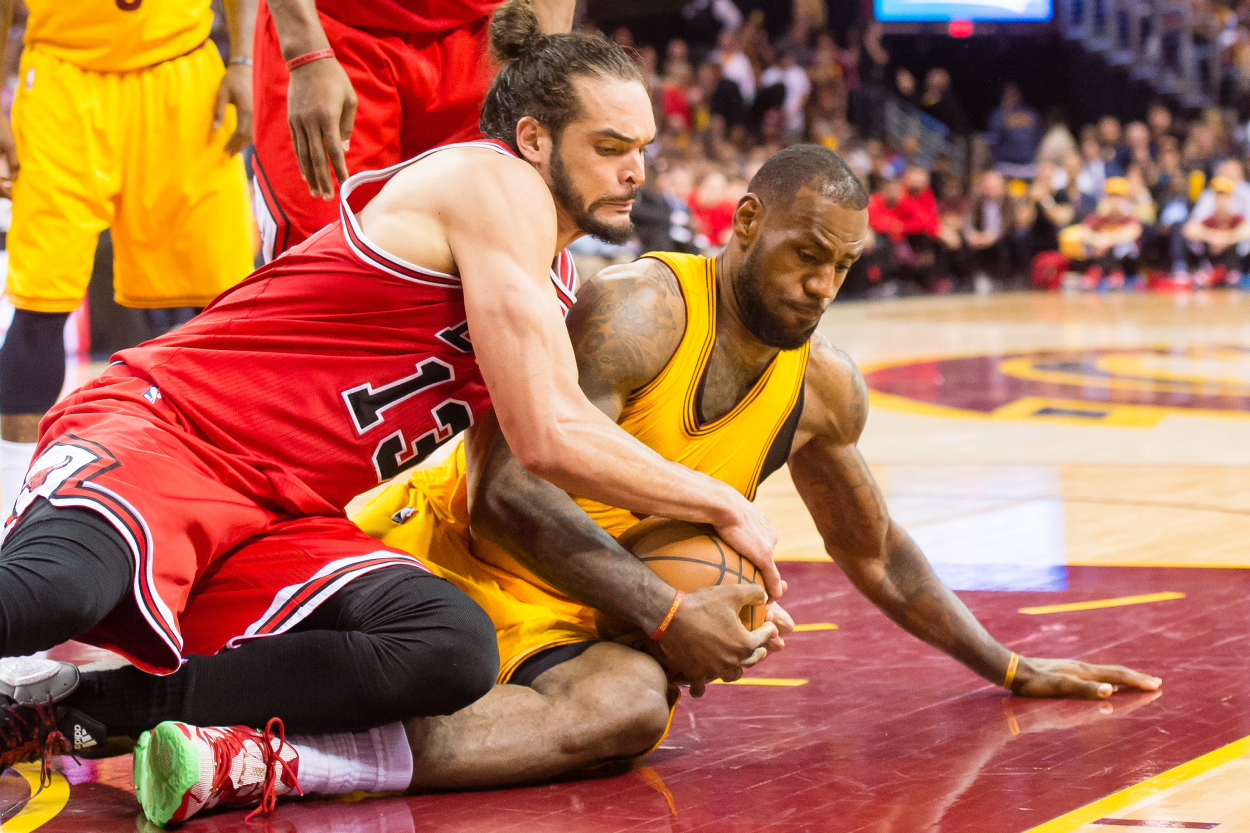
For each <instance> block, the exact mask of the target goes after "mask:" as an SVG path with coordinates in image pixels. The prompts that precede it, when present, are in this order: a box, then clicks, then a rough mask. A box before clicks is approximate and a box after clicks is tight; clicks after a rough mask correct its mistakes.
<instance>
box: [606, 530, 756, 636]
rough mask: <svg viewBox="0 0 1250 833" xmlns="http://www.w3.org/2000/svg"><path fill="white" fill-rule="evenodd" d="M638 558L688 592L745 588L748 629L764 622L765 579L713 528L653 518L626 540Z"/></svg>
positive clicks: (743, 614)
mask: <svg viewBox="0 0 1250 833" xmlns="http://www.w3.org/2000/svg"><path fill="white" fill-rule="evenodd" d="M620 540H621V543H622V545H624V546H625V547H627V548H628V549H629V550H630V551H631V552H633V553H634V555H636V556H638V559H639V560H640V561H642V562H643V563H644V564H646V565H647V566H648V567H650V568H651V569H652V570H654V571H655V573H656V574H657V575H658V576H660V578H662V579H664V581H666V582H667V583H668V584H669V585H671V586H672V587H674V588H676V589H678V590H685V591H686V592H688V593H689V592H693V591H695V590H702V589H704V588H707V587H724V586H733V587H735V589H736V588H741V590H740V591H738V592H739V593H740V595H741V604H742V608H741V612H740V614H739V615H740V617H741V619H742V624H743V625H744V626H745V627H746V628H747V630H751V631H754V630H756V629H757V628H759V627H760V626H761V625H763V624H764V621H765V615H766V613H767V608H766V603H767V601H768V598H767V593H766V592H765V590H764V577H763V575H761V573H760V571H759V568H757V567H756V566H755V565H754V564H752V563H751V562H750V561H748V560H746V559H745V558H743V557H742V556H741V555H739V554H738V553H737V552H736V551H735V550H734V549H733V548H732V547H730V546H729V545H728V544H726V543H725V542H724V541H723V540H722V539H721V538H720V537H719V536H717V535H716V534H715V533H714V532H712V530H711V528H710V527H705V526H701V525H697V524H691V523H686V522H685V521H671V520H668V519H665V518H648V519H647V520H645V521H642V522H640V523H639V524H637V525H636V526H634V527H633V528H631V529H630V530H628V531H627V532H626V533H625V534H624V535H622V536H621V538H620Z"/></svg>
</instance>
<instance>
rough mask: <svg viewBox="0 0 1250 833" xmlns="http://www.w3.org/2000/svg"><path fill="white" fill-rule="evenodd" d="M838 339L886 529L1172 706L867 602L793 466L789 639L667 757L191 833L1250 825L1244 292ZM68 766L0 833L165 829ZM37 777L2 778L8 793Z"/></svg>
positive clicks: (863, 331) (675, 733)
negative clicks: (817, 523) (1072, 693)
mask: <svg viewBox="0 0 1250 833" xmlns="http://www.w3.org/2000/svg"><path fill="white" fill-rule="evenodd" d="M822 329H823V330H824V332H825V333H827V334H828V335H829V337H830V338H831V339H832V340H833V342H834V343H835V344H837V345H839V346H841V347H842V348H844V349H845V350H846V351H847V352H848V353H850V355H851V356H852V357H853V358H854V359H855V360H856V361H857V362H858V363H859V364H860V366H861V367H862V368H863V369H864V371H865V374H866V376H867V378H868V380H869V384H870V387H871V388H872V391H873V393H872V401H873V410H872V414H871V416H870V419H869V425H868V429H867V432H866V435H865V436H864V439H863V441H862V443H861V448H862V450H863V453H864V455H865V457H866V458H867V459H868V460H869V462H870V463H871V464H872V466H873V469H874V471H875V473H876V476H877V478H878V480H879V482H880V484H881V486H882V488H883V490H884V491H885V492H886V494H887V495H888V498H889V501H890V504H891V506H892V509H893V512H894V515H895V517H896V519H897V520H899V521H900V522H901V523H902V524H903V525H904V526H905V527H906V528H907V529H909V530H910V532H911V533H912V535H913V537H915V538H916V540H917V541H918V542H919V543H920V544H921V546H922V547H923V548H924V549H925V550H926V552H927V553H928V554H929V556H930V559H931V560H932V561H933V562H935V564H936V565H937V569H938V570H939V572H940V574H941V575H942V576H943V577H944V578H945V579H946V580H947V581H948V583H950V584H951V585H952V586H953V587H955V588H957V589H958V590H959V591H960V595H961V597H962V598H963V599H964V600H965V601H966V602H967V604H968V605H969V606H970V607H971V608H972V610H973V611H974V612H975V613H976V614H977V616H979V617H980V618H981V620H982V621H983V622H984V623H985V624H986V626H987V627H988V628H989V629H990V630H991V632H993V633H994V634H995V635H997V636H998V637H999V638H1000V639H1001V640H1002V641H1003V642H1005V644H1007V645H1008V646H1009V647H1011V648H1012V649H1014V650H1017V651H1019V652H1021V653H1024V654H1027V655H1033V656H1068V657H1077V658H1081V659H1088V660H1091V661H1097V662H1117V663H1123V664H1126V665H1131V666H1133V667H1136V668H1138V669H1139V670H1142V671H1145V672H1148V673H1151V674H1155V675H1158V676H1161V677H1163V679H1164V685H1163V689H1162V691H1161V692H1157V693H1153V694H1116V695H1114V696H1113V697H1112V698H1111V700H1110V701H1108V702H1102V703H1084V702H1057V701H1029V700H1022V699H1019V698H1011V697H1008V696H1006V694H1005V692H1004V691H1003V690H1001V689H998V688H995V687H994V686H991V685H989V684H987V683H985V682H983V681H982V680H980V679H979V678H978V677H976V676H974V675H973V674H972V673H970V672H969V671H967V670H965V669H964V668H962V667H961V666H959V665H957V664H956V663H955V662H954V661H952V660H950V659H948V658H946V657H945V656H943V655H941V654H939V653H938V652H937V651H935V650H933V649H931V648H929V647H927V646H925V645H923V644H922V643H920V642H918V641H916V640H915V639H913V638H911V637H910V636H908V635H907V634H905V633H903V632H902V631H901V630H899V629H898V628H897V627H895V626H894V625H893V624H892V623H890V622H889V621H887V620H886V619H885V617H884V616H883V615H881V614H880V613H878V612H877V611H876V610H875V609H874V608H873V607H872V606H871V605H870V604H868V603H867V602H866V601H865V600H864V599H863V598H862V597H860V596H859V594H858V593H857V592H856V591H855V590H854V589H853V588H852V587H851V586H850V585H849V583H848V582H847V581H846V580H845V579H844V578H843V577H842V576H841V574H840V572H839V571H838V569H837V567H836V566H834V565H833V563H832V562H831V561H829V559H828V558H827V557H826V556H825V555H824V554H823V552H822V550H821V547H820V542H819V539H818V537H817V535H816V532H815V529H814V527H813V525H812V523H811V521H810V520H809V519H808V518H807V515H806V512H805V510H804V508H803V505H802V504H801V503H800V501H799V499H798V497H797V496H796V495H795V493H794V489H793V487H792V485H791V484H790V482H789V480H788V479H787V477H786V474H785V471H784V469H783V470H782V471H781V472H779V473H778V474H776V475H774V477H773V479H772V480H770V481H769V482H768V483H767V484H766V485H765V486H764V487H763V488H762V489H761V493H760V502H761V503H762V505H763V506H764V507H765V508H766V510H767V511H768V512H769V514H770V515H771V516H772V518H773V519H774V522H775V523H776V525H777V528H778V530H779V531H780V533H781V543H780V546H779V549H778V557H779V559H780V560H781V562H782V574H783V576H785V578H786V579H787V580H788V581H789V585H790V591H789V594H788V595H787V597H786V599H785V604H786V606H787V607H788V609H789V610H790V611H791V613H792V614H793V616H794V618H795V620H796V621H797V622H798V623H799V628H798V632H796V633H795V634H794V635H793V636H792V637H791V638H790V639H789V640H788V644H787V648H786V650H785V651H784V652H783V653H782V654H780V655H778V656H775V657H772V658H769V659H768V660H767V661H766V662H765V663H763V664H762V665H761V666H760V667H758V668H757V669H755V670H754V671H752V672H751V673H750V675H749V676H748V677H747V678H746V679H744V680H742V681H741V682H740V683H739V684H734V685H715V686H710V687H709V689H708V693H707V695H706V696H705V697H703V698H702V699H699V700H695V699H692V698H690V697H685V698H683V700H682V701H681V703H680V704H679V705H678V707H677V713H676V718H675V720H674V724H673V729H672V732H671V733H670V735H669V736H668V738H667V740H666V741H665V743H664V744H663V745H662V746H661V748H660V749H659V750H658V751H657V752H655V753H654V754H652V755H650V756H648V757H647V758H645V759H643V760H640V761H637V762H635V763H633V764H630V765H621V766H619V767H617V768H615V769H603V770H598V771H595V772H591V773H587V774H585V775H584V776H583V777H580V778H578V779H570V780H567V781H565V782H562V783H556V784H543V785H537V786H532V787H526V788H521V789H506V790H497V791H489V792H478V793H467V794H440V795H425V796H418V797H408V798H399V797H383V798H365V797H362V796H352V797H350V798H348V799H347V800H340V801H321V800H310V801H299V802H292V803H286V804H283V805H280V806H279V809H278V811H277V813H276V814H275V815H274V816H273V817H271V818H270V819H269V820H268V821H266V822H264V823H262V824H259V825H256V824H253V825H246V824H245V823H244V820H243V815H242V813H228V814H224V815H207V816H204V817H202V818H197V819H195V820H193V821H192V822H191V823H189V824H187V825H186V826H185V828H184V829H185V830H187V831H188V833H200V831H204V833H207V831H223V832H224V831H244V830H256V829H261V830H272V831H283V833H287V831H289V832H290V833H314V832H315V833H347V831H352V833H409V831H412V833H415V832H416V831H426V830H448V831H453V830H454V831H465V833H478V831H481V832H482V833H486V832H487V831H490V833H494V832H495V831H520V832H521V833H537V832H538V831H543V832H545V831H557V832H562V831H569V833H572V832H573V831H577V832H578V833H599V831H603V833H608V831H625V830H632V831H704V830H706V831H731V832H735V833H736V832H737V831H744V832H745V831H777V832H778V833H782V832H783V831H785V833H790V832H791V831H794V832H795V833H798V832H799V831H831V832H834V833H851V831H872V833H939V831H941V832H943V833H950V832H951V831H978V833H1025V832H1026V831H1027V833H1076V831H1080V832H1081V833H1097V831H1110V830H1113V829H1117V828H1120V827H1130V828H1139V829H1143V830H1152V829H1191V830H1217V831H1221V833H1233V832H1234V831H1240V832H1243V833H1244V832H1245V831H1250V787H1248V786H1247V785H1250V694H1247V690H1246V687H1247V684H1250V605H1248V604H1247V602H1246V600H1247V598H1250V570H1246V569H1243V568H1246V567H1250V293H1245V294H1238V293H1235V292H1229V293H1225V292H1215V293H1197V294H1177V295H1150V296H1136V295H1134V296H1122V295H1114V296H1113V295H1085V296H1075V297H1063V296H1059V295H1036V294H1018V295H1014V294H1013V295H1000V296H990V297H985V298H979V297H943V298H916V299H907V300H893V301H886V302H866V303H848V304H840V305H837V306H836V307H835V308H834V309H833V310H832V311H831V312H830V313H829V314H828V315H827V317H826V318H825V321H824V323H823V325H822ZM54 655H55V656H60V657H63V658H75V659H79V660H86V659H90V658H92V657H94V656H96V655H97V654H95V653H92V652H91V651H90V650H86V649H84V648H83V647H82V646H73V645H70V646H65V647H63V648H61V649H58V650H57V651H56V652H54ZM58 767H59V770H60V774H59V775H58V776H57V778H56V779H55V780H54V783H53V785H52V787H51V788H49V789H47V790H45V791H44V792H43V793H42V794H41V795H40V796H39V797H38V798H37V799H36V800H35V801H32V802H31V803H30V804H29V805H27V807H26V808H25V810H23V811H22V812H21V813H20V814H19V815H17V816H15V817H12V818H10V819H8V820H6V821H5V822H4V824H3V831H5V833H8V831H30V830H35V829H39V830H46V831H49V832H51V831H75V832H77V831H136V830H138V831H144V830H149V829H152V828H151V827H150V826H149V825H148V824H147V823H146V822H145V821H144V820H142V819H141V818H139V817H138V816H137V810H138V808H137V804H136V803H135V800H134V797H133V792H132V789H131V783H130V776H129V769H130V761H129V759H128V758H122V759H116V760H111V761H101V762H91V761H82V762H81V763H76V762H74V761H73V760H72V759H69V758H63V759H61V761H60V763H59V764H58ZM33 778H35V775H34V774H33V771H32V770H31V769H29V768H26V769H24V770H23V771H21V772H13V771H10V772H8V773H6V774H5V775H4V776H3V777H0V803H3V804H4V805H5V806H7V805H9V804H12V803H14V802H16V801H18V800H20V799H21V798H23V797H24V796H26V795H27V794H28V791H29V783H30V781H31V780H32V779H33Z"/></svg>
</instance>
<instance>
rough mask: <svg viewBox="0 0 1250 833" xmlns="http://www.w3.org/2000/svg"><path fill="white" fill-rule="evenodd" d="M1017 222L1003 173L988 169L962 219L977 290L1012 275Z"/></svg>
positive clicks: (987, 287) (977, 185) (980, 291)
mask: <svg viewBox="0 0 1250 833" xmlns="http://www.w3.org/2000/svg"><path fill="white" fill-rule="evenodd" d="M1030 158H1032V157H1030ZM1015 222H1016V216H1015V210H1014V208H1013V206H1012V204H1011V201H1010V200H1009V199H1008V197H1007V185H1006V182H1005V181H1004V179H1003V175H1002V173H1000V172H999V171H996V170H994V171H985V172H984V173H982V174H981V175H980V177H979V178H978V179H977V181H976V185H975V190H974V194H973V198H972V202H971V205H970V206H969V208H968V211H967V213H966V214H965V215H964V223H963V239H964V245H965V248H966V252H967V261H968V265H969V269H970V271H971V273H972V279H973V286H974V288H975V289H976V291H977V292H978V293H983V292H986V291H989V289H991V288H992V287H993V283H992V282H991V281H992V280H997V281H1000V282H1003V281H1006V280H1008V279H1009V278H1010V277H1011V275H1012V269H1013V268H1014V266H1015V264H1013V263H1012V257H1011V254H1012V253H1011V239H1012V237H1013V235H1014V234H1015Z"/></svg>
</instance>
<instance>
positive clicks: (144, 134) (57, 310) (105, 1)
mask: <svg viewBox="0 0 1250 833" xmlns="http://www.w3.org/2000/svg"><path fill="white" fill-rule="evenodd" d="M13 3H14V0H0V27H2V31H3V32H4V33H5V34H6V38H5V41H6V42H7V33H8V30H9V25H10V23H11V22H12V15H13ZM26 5H27V7H28V10H29V17H28V19H27V25H26V35H25V39H24V43H25V49H24V51H23V54H22V61H21V67H20V70H19V73H20V77H19V83H18V88H17V95H16V98H15V99H14V103H13V118H12V126H11V127H10V124H9V123H8V122H7V121H5V120H4V119H0V158H2V159H3V161H4V162H5V163H6V164H7V166H8V172H7V176H8V178H9V179H11V180H12V196H13V221H12V227H11V230H10V231H9V235H8V249H9V271H8V287H7V291H8V296H9V300H10V302H11V303H12V304H13V306H14V307H16V308H17V313H16V315H15V316H14V319H13V323H12V325H11V326H10V328H9V331H8V335H7V337H6V339H5V342H4V347H3V349H2V350H0V439H2V440H3V443H0V475H2V476H0V486H2V488H3V492H4V498H3V499H4V502H5V503H4V506H5V510H6V511H5V512H4V514H5V515H6V516H7V514H8V511H7V509H8V507H10V506H11V505H12V503H13V500H14V498H15V497H16V495H17V492H18V491H19V489H20V486H21V482H22V477H23V476H24V475H25V473H26V468H27V466H28V465H29V463H30V455H31V453H32V452H33V450H34V441H35V437H36V430H37V426H38V422H39V418H40V417H41V416H42V415H43V413H44V412H45V411H47V410H48V408H49V407H51V406H52V404H53V403H54V402H55V401H56V398H57V396H58V395H59V393H60V390H61V385H62V384H63V382H64V373H65V351H64V346H63V342H62V335H61V333H62V330H63V327H64V323H65V319H66V316H67V315H68V314H69V313H70V312H71V311H73V310H74V309H75V308H76V307H77V306H78V305H79V303H80V302H81V301H82V298H83V294H84V293H85V292H86V288H87V282H88V280H89V279H90V276H91V264H92V258H93V256H94V252H95V247H96V239H97V238H98V237H99V235H100V232H101V231H103V230H104V229H106V228H110V229H111V230H112V237H113V251H114V276H115V277H114V285H115V296H116V298H117V301H118V302H119V303H121V304H124V305H125V306H129V307H135V308H139V309H160V308H167V307H202V306H204V305H206V304H207V303H208V302H209V301H211V300H212V299H213V298H214V297H216V296H217V295H218V294H219V293H221V292H222V291H223V290H225V289H227V288H228V287H230V286H233V285H234V284H235V283H237V282H238V281H240V280H242V279H243V278H244V277H246V276H247V274H248V272H250V271H251V268H252V229H251V219H250V214H249V211H250V209H249V207H248V194H247V183H246V180H245V177H244V173H243V162H242V159H241V158H240V157H239V156H238V153H239V151H241V150H242V149H243V148H244V147H245V146H246V145H247V143H248V142H249V141H250V138H251V121H252V117H251V110H252V105H251V98H252V79H251V58H250V56H251V51H252V28H253V26H254V24H255V17H256V0H226V9H227V18H228V23H229V31H230V51H231V56H232V57H231V59H230V66H229V68H226V67H224V66H223V64H222V61H221V57H220V55H219V54H218V52H217V49H216V47H215V46H214V45H213V43H212V42H211V41H209V40H208V33H209V29H210V28H211V27H212V22H213V13H212V9H211V5H210V0H26ZM3 59H4V55H3V42H0V65H3Z"/></svg>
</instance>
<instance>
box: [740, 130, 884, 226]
mask: <svg viewBox="0 0 1250 833" xmlns="http://www.w3.org/2000/svg"><path fill="white" fill-rule="evenodd" d="M803 187H807V188H811V189H812V190H813V191H816V192H817V193H818V194H820V195H821V196H822V197H825V198H826V199H830V200H832V201H833V202H835V203H836V204H838V205H840V206H842V207H843V208H849V209H851V210H853V211H862V210H864V209H865V208H867V207H868V191H867V189H865V188H864V184H863V183H862V182H860V180H859V177H857V176H856V175H855V172H854V171H852V170H851V168H850V166H849V165H847V164H846V162H845V161H844V160H843V159H842V157H841V156H838V155H837V154H836V153H834V152H833V151H831V150H829V148H827V147H825V146H823V145H791V146H790V147H788V148H784V149H782V150H779V151H777V152H776V153H774V154H773V155H772V156H771V157H769V159H768V161H767V162H765V163H764V164H763V165H762V166H761V167H760V169H759V171H757V172H756V174H755V176H753V177H752V178H751V183H750V184H749V185H748V186H747V190H748V191H750V192H751V193H752V194H755V195H756V196H757V197H759V198H760V202H761V203H763V204H764V205H765V206H767V205H769V204H770V203H773V202H787V201H789V200H792V199H793V198H794V195H795V194H797V193H798V192H799V189H800V188H803Z"/></svg>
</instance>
